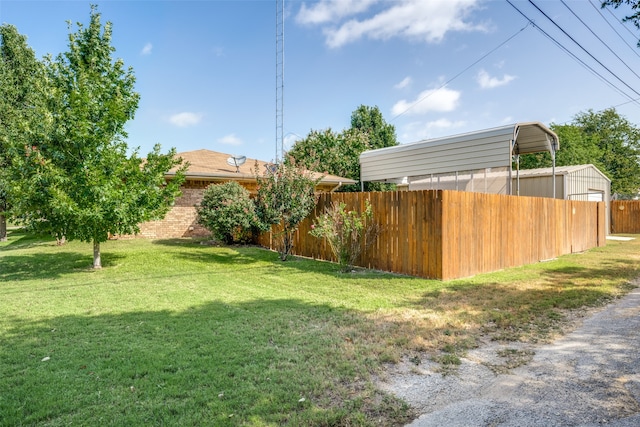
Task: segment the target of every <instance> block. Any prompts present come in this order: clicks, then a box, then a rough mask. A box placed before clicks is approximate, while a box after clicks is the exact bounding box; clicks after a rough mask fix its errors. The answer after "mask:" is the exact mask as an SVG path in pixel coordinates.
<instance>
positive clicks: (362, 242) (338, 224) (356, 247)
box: [310, 200, 380, 272]
mask: <svg viewBox="0 0 640 427" xmlns="http://www.w3.org/2000/svg"><path fill="white" fill-rule="evenodd" d="M379 231H380V228H379V225H378V224H377V223H375V222H373V210H372V208H371V204H370V203H369V201H368V200H367V201H366V202H365V210H364V212H362V213H358V212H356V211H348V210H347V209H346V204H344V203H342V202H341V203H332V204H331V206H329V207H328V208H327V209H326V211H325V213H324V214H323V215H322V216H320V217H318V218H316V220H315V221H314V224H313V225H312V226H311V231H310V234H311V235H312V236H315V237H318V238H325V239H326V240H327V242H329V246H330V247H331V251H332V252H333V255H334V256H335V257H336V260H337V261H338V263H339V264H340V265H341V266H342V271H345V272H346V271H348V270H349V269H350V268H351V267H352V266H353V265H354V264H355V262H356V260H357V259H358V257H359V256H360V254H361V253H362V251H363V250H364V251H366V250H367V249H368V248H369V247H371V245H372V244H373V243H374V242H375V240H376V238H377V237H378V233H379Z"/></svg>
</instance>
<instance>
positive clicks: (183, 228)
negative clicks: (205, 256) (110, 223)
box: [118, 181, 211, 239]
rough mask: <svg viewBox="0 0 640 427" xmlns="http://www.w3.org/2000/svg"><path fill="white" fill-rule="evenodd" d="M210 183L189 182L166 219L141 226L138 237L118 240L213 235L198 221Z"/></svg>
mask: <svg viewBox="0 0 640 427" xmlns="http://www.w3.org/2000/svg"><path fill="white" fill-rule="evenodd" d="M210 184H211V182H209V181H187V182H185V184H184V186H183V187H182V195H181V196H180V197H178V198H177V199H176V201H175V203H174V205H173V207H172V208H171V210H170V211H169V212H168V213H167V215H166V216H165V217H164V219H162V220H159V221H149V222H145V223H143V224H140V233H138V234H137V235H136V236H118V238H125V239H126V238H134V237H138V238H143V239H173V238H177V237H206V236H210V235H211V233H210V232H209V231H208V230H207V229H206V228H204V227H202V226H201V225H199V224H198V223H197V221H196V218H197V216H198V214H197V213H196V206H197V205H198V204H200V201H201V200H202V194H203V193H204V189H205V188H207V186H208V185H210Z"/></svg>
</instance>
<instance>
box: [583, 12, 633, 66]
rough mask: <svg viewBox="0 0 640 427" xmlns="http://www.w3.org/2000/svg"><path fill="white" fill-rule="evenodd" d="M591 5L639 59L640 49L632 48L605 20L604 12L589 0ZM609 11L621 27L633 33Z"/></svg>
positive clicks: (607, 21) (606, 20)
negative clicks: (639, 52)
mask: <svg viewBox="0 0 640 427" xmlns="http://www.w3.org/2000/svg"><path fill="white" fill-rule="evenodd" d="M589 4H590V5H591V7H593V8H594V9H595V10H596V12H598V14H599V15H600V16H601V17H602V19H603V20H604V22H606V23H607V25H608V26H609V27H610V28H611V29H612V30H613V31H614V32H615V33H616V34H617V35H618V37H620V40H622V41H623V42H624V44H626V45H627V46H628V47H629V49H631V51H632V52H633V53H634V54H635V55H636V56H637V57H638V58H640V54H638V49H637V48H634V47H632V46H631V45H630V44H629V42H627V40H626V39H625V38H624V37H622V34H620V33H619V32H618V30H616V29H615V28H613V25H611V22H609V20H608V19H607V18H605V17H604V15H603V14H602V12H601V11H600V8H598V7H597V6H596V5H595V4H593V1H592V0H589ZM607 11H608V12H609V13H611V15H612V16H613V17H614V18H615V20H616V22H618V23H620V24H621V25H622V26H623V27H624V28H625V29H626V30H627V31H629V32H631V31H630V30H629V29H628V28H627V26H626V25H624V24H623V23H622V22H620V21H619V20H618V18H617V17H616V16H615V15H613V13H612V12H611V10H609V9H607ZM631 34H632V35H633V33H631ZM634 37H635V35H634Z"/></svg>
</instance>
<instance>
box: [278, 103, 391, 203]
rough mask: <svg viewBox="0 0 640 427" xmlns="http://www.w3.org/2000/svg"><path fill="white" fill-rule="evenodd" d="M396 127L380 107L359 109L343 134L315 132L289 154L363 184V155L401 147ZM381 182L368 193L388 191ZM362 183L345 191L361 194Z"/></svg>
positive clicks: (300, 161)
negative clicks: (383, 115) (361, 163)
mask: <svg viewBox="0 0 640 427" xmlns="http://www.w3.org/2000/svg"><path fill="white" fill-rule="evenodd" d="M397 144H398V143H397V141H396V134H395V127H394V126H393V125H390V124H388V123H386V122H385V120H384V118H383V117H382V113H381V112H380V109H379V108H378V107H368V106H365V105H361V106H359V107H358V108H357V109H356V110H355V111H353V113H352V114H351V127H350V128H349V129H345V130H343V131H342V132H335V131H333V130H331V129H330V128H329V129H325V130H322V131H316V130H312V131H311V132H309V134H308V135H307V136H306V137H305V138H303V139H301V140H298V141H296V143H295V144H294V146H293V147H292V148H291V150H290V151H289V152H288V153H287V154H288V155H289V156H290V157H291V158H294V159H295V160H296V161H297V162H298V164H300V165H302V166H304V167H307V168H311V167H314V166H315V167H317V168H318V170H319V171H321V172H326V173H330V174H333V175H338V176H343V177H345V178H350V179H354V180H356V181H360V154H361V153H362V152H363V151H366V150H373V149H376V148H383V147H390V146H393V145H397ZM387 187H389V186H388V185H385V184H380V183H372V182H367V183H365V190H366V191H376V190H384V189H387ZM360 188H361V186H360V184H359V183H358V184H356V185H346V186H344V187H342V188H341V189H340V190H341V191H360Z"/></svg>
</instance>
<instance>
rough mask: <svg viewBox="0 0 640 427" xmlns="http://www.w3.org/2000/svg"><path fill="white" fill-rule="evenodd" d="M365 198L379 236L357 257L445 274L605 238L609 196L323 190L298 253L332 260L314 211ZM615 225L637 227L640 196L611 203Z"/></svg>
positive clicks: (269, 243)
mask: <svg viewBox="0 0 640 427" xmlns="http://www.w3.org/2000/svg"><path fill="white" fill-rule="evenodd" d="M365 200H369V201H370V203H371V206H372V209H373V220H374V221H375V222H376V223H378V224H379V226H380V234H379V236H378V238H377V240H376V241H375V242H374V244H373V245H372V246H371V247H370V248H369V249H368V250H367V251H366V252H363V253H362V254H361V256H360V258H359V259H358V260H357V263H358V265H360V266H364V267H368V268H374V269H379V270H385V271H392V272H397V273H402V274H409V275H415V276H419V277H427V278H436V279H444V280H447V279H452V278H457V277H465V276H470V275H474V274H478V273H482V272H488V271H495V270H500V269H503V268H508V267H514V266H518V265H523V264H526V263H532V262H537V261H540V260H543V259H549V258H554V257H557V256H559V255H562V254H565V253H570V252H581V251H584V250H586V249H589V248H592V247H595V246H601V245H604V244H605V238H606V231H605V229H604V227H605V204H604V202H597V203H596V202H584V201H564V200H556V199H546V198H531V197H515V196H504V195H494V194H481V193H470V192H460V191H443V190H422V191H411V192H373V193H323V194H321V195H320V196H319V199H318V204H317V206H316V208H315V210H314V211H313V212H312V214H311V215H310V217H309V218H307V219H305V220H304V221H303V222H302V223H301V224H300V227H299V230H298V232H297V233H296V237H295V241H294V253H295V254H296V255H301V256H307V257H311V258H317V259H325V260H334V257H333V254H332V252H331V248H330V247H329V245H328V244H327V243H326V242H325V241H324V240H320V239H317V238H315V237H313V236H311V235H310V234H309V231H310V229H311V224H313V220H314V218H315V217H316V216H318V215H322V214H323V213H324V212H325V209H326V208H327V207H328V206H331V204H332V203H340V202H343V203H345V205H346V208H347V209H348V210H354V209H355V210H356V211H358V212H363V210H364V209H365V206H366V205H365ZM620 206H623V208H620ZM616 210H617V211H619V212H616ZM611 226H612V229H614V231H615V232H627V233H639V232H640V201H624V202H619V201H614V202H612V215H611ZM634 226H637V227H638V228H637V229H636V228H633V227H634ZM619 230H629V231H619ZM634 230H635V231H634ZM276 233H277V230H275V229H274V230H273V231H272V232H267V233H262V234H261V235H260V236H259V237H258V238H257V242H258V243H259V244H260V245H262V246H265V247H268V248H271V249H276V248H277V241H276V240H277V239H275V238H274V236H275V235H276ZM363 244H364V242H363ZM334 261H335V260H334Z"/></svg>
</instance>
